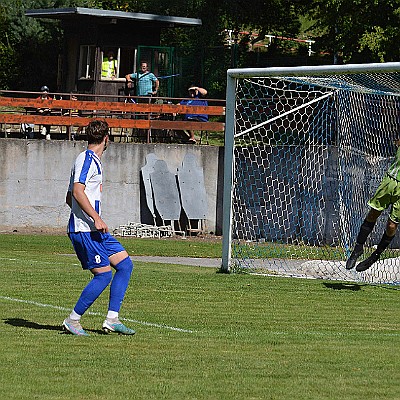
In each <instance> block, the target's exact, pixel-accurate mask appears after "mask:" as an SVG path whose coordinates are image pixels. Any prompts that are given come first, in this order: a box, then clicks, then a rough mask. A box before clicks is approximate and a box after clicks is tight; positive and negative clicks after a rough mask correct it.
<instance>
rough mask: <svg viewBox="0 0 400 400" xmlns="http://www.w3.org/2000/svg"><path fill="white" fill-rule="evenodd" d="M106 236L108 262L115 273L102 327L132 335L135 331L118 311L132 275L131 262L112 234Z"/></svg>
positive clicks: (108, 330)
mask: <svg viewBox="0 0 400 400" xmlns="http://www.w3.org/2000/svg"><path fill="white" fill-rule="evenodd" d="M107 236H108V238H107V240H106V246H107V249H108V251H109V252H110V254H111V255H109V259H110V264H111V265H112V267H113V268H114V269H115V273H114V277H113V279H112V282H111V286H110V300H109V305H108V312H107V318H106V320H105V321H104V322H103V329H104V330H105V331H106V332H117V333H122V334H125V335H133V334H134V333H135V331H134V330H133V329H130V328H128V327H126V326H125V325H124V324H123V323H121V321H120V320H119V311H120V309H121V305H122V302H123V300H124V297H125V293H126V290H127V288H128V285H129V281H130V278H131V275H132V271H133V263H132V260H131V259H130V257H129V255H128V253H127V252H126V250H125V249H124V248H123V247H122V245H121V244H120V243H119V242H118V241H117V240H116V239H115V238H114V237H113V236H111V235H107Z"/></svg>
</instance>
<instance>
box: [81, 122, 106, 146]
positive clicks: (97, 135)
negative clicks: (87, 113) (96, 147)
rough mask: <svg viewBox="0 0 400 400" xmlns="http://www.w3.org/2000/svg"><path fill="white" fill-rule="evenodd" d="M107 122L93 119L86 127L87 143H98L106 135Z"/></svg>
mask: <svg viewBox="0 0 400 400" xmlns="http://www.w3.org/2000/svg"><path fill="white" fill-rule="evenodd" d="M108 130H109V127H108V124H107V122H106V121H100V120H98V119H95V120H93V121H91V122H90V123H89V125H88V126H87V127H86V135H87V141H88V144H100V143H101V142H102V141H103V139H104V138H105V137H106V136H107V135H108Z"/></svg>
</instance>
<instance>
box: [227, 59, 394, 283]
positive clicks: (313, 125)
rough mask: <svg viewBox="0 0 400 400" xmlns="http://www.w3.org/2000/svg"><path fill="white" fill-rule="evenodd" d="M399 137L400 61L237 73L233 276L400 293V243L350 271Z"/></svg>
mask: <svg viewBox="0 0 400 400" xmlns="http://www.w3.org/2000/svg"><path fill="white" fill-rule="evenodd" d="M397 137H400V63H376V64H375V63H374V64H352V65H330V66H313V67H309V66H302V67H277V68H247V69H230V70H228V71H227V94H226V126H225V152H224V189H223V246H222V270H223V271H226V272H228V271H232V270H233V271H235V270H242V269H249V270H253V271H256V272H259V273H265V274H274V275H285V276H297V277H310V278H323V279H335V280H344V281H362V282H377V283H400V250H399V248H400V242H399V240H398V239H396V240H394V242H393V244H392V246H391V248H390V249H388V250H387V251H386V252H385V253H384V257H383V259H382V260H380V261H378V262H377V263H376V265H374V266H373V267H371V268H370V270H367V271H366V272H363V273H356V272H355V271H347V270H346V269H345V268H344V265H345V261H346V259H347V257H348V255H349V254H350V252H351V250H352V247H353V245H354V241H355V237H356V235H357V233H358V229H359V227H360V224H361V223H362V220H363V218H364V217H365V214H366V212H367V211H368V205H367V201H368V199H369V198H370V197H371V196H372V194H373V193H374V191H375V189H376V187H377V185H378V184H379V182H380V179H381V178H382V177H383V174H384V173H385V171H386V168H387V167H388V165H389V163H390V161H391V160H392V159H393V156H394V154H395V147H394V144H393V141H394V139H396V138H397ZM386 220H387V212H385V213H384V214H383V215H382V216H381V217H380V219H379V220H378V223H377V224H376V226H375V229H374V232H373V234H371V235H370V238H369V241H368V242H367V243H366V251H365V252H364V253H365V254H364V256H368V255H369V254H370V253H371V251H373V248H374V246H375V245H376V244H377V243H378V242H379V240H380V237H381V236H382V234H383V231H384V228H385V224H386Z"/></svg>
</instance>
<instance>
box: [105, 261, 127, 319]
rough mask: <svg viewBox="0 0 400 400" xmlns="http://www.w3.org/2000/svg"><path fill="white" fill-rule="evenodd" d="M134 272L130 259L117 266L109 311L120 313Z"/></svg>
mask: <svg viewBox="0 0 400 400" xmlns="http://www.w3.org/2000/svg"><path fill="white" fill-rule="evenodd" d="M132 271H133V263H132V260H131V259H130V258H129V257H126V258H125V259H123V260H122V261H120V262H119V263H118V264H117V265H116V266H115V274H114V278H113V280H112V282H111V286H110V302H109V306H108V310H109V311H115V312H119V310H120V308H121V304H122V301H123V300H124V296H125V292H126V289H127V288H128V284H129V280H130V278H131V274H132Z"/></svg>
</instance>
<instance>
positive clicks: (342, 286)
mask: <svg viewBox="0 0 400 400" xmlns="http://www.w3.org/2000/svg"><path fill="white" fill-rule="evenodd" d="M323 285H324V286H325V287H327V288H328V289H333V290H352V291H354V292H356V291H358V290H361V288H362V286H364V285H359V284H357V283H341V282H333V283H332V282H324V284H323Z"/></svg>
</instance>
